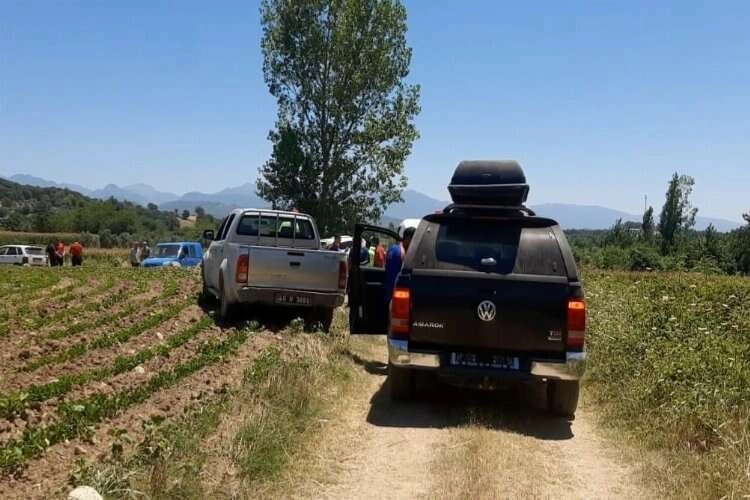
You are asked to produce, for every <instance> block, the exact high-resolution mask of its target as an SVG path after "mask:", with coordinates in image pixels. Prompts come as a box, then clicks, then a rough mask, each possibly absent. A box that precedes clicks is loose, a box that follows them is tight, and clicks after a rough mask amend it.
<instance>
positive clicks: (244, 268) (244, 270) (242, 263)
mask: <svg viewBox="0 0 750 500" xmlns="http://www.w3.org/2000/svg"><path fill="white" fill-rule="evenodd" d="M249 272H250V256H249V255H247V254H243V255H240V256H239V257H238V258H237V272H236V274H235V281H236V282H237V283H247V275H248V273H249Z"/></svg>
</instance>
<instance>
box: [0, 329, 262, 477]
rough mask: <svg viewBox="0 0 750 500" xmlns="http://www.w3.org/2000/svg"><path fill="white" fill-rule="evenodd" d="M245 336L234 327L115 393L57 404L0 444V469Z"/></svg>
mask: <svg viewBox="0 0 750 500" xmlns="http://www.w3.org/2000/svg"><path fill="white" fill-rule="evenodd" d="M248 336H249V333H248V331H246V330H237V331H234V332H233V333H232V334H230V335H229V336H228V337H227V338H226V339H225V340H224V341H222V342H216V343H208V344H205V345H204V346H203V347H202V348H201V350H200V351H199V353H198V354H197V355H196V356H195V357H193V358H191V359H190V360H188V361H186V362H184V363H180V364H178V365H176V366H175V367H173V368H171V369H168V370H165V371H162V372H159V373H158V374H157V375H155V376H154V377H152V378H151V379H149V381H148V382H147V383H145V384H143V385H140V386H138V387H134V388H131V389H127V390H125V391H122V392H120V393H117V394H113V395H109V396H107V395H105V394H94V395H92V396H90V397H88V398H85V399H82V400H79V401H73V402H67V403H64V404H62V405H60V407H59V408H58V412H57V419H56V421H55V423H53V424H51V425H48V426H45V427H38V428H27V429H25V430H24V432H23V434H22V435H21V436H20V437H19V438H17V439H13V440H10V441H9V442H8V443H6V444H5V446H3V447H2V448H0V471H2V472H5V473H9V472H12V471H14V470H17V469H18V468H20V467H22V466H23V465H24V464H25V463H26V462H27V461H28V460H30V459H32V458H34V457H36V456H38V455H40V454H41V453H43V452H44V450H46V449H47V448H48V447H50V446H53V445H55V444H58V443H61V442H63V441H65V440H68V439H73V438H76V437H79V436H86V435H89V434H90V433H91V429H92V427H93V426H94V425H96V424H98V423H100V422H102V421H104V420H106V419H108V418H112V417H114V416H115V415H117V414H118V413H120V412H122V411H124V410H125V409H127V408H129V407H131V406H134V405H137V404H140V403H143V402H144V401H146V400H147V399H148V398H149V397H151V396H152V395H153V394H155V393H157V392H158V391H160V390H162V389H166V388H168V387H170V386H172V385H174V384H176V383H177V382H179V381H180V380H182V379H184V378H185V377H187V376H189V375H191V374H193V373H195V372H197V371H198V370H200V369H202V368H204V367H205V366H208V365H210V364H213V363H215V362H218V361H220V360H222V359H224V358H225V357H227V356H230V355H233V354H234V353H235V352H236V351H237V349H239V347H240V346H241V345H242V344H243V343H244V342H245V341H246V340H247V338H248Z"/></svg>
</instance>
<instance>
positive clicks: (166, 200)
mask: <svg viewBox="0 0 750 500" xmlns="http://www.w3.org/2000/svg"><path fill="white" fill-rule="evenodd" d="M8 179H9V180H11V181H13V182H17V183H19V184H28V185H31V186H38V187H61V188H67V189H70V190H71V191H76V192H79V193H81V194H84V195H86V196H90V197H92V198H100V199H107V198H110V197H113V198H116V199H119V200H124V201H131V202H133V203H137V204H139V205H147V204H148V203H154V204H156V205H158V206H159V208H161V209H162V210H178V211H182V210H191V211H192V210H194V209H195V207H197V206H201V207H203V208H204V209H205V210H206V212H207V213H209V214H211V215H214V216H216V217H222V216H224V215H225V214H226V213H227V212H228V211H229V210H231V209H233V208H238V207H268V206H269V204H268V202H266V201H264V200H261V199H260V198H259V197H258V195H257V194H256V193H255V183H253V182H248V183H245V184H242V185H240V186H236V187H230V188H226V189H223V190H221V191H218V192H216V193H202V192H198V191H193V192H189V193H185V194H183V195H178V194H175V193H169V192H163V191H159V190H157V189H156V188H154V187H152V186H150V185H148V184H132V185H129V186H117V185H115V184H107V185H106V186H104V187H103V188H101V189H93V190H92V189H87V188H85V187H83V186H79V185H76V184H65V183H56V182H54V181H50V180H47V179H42V178H39V177H34V176H31V175H24V174H16V175H12V176H10V177H8ZM403 199H404V201H403V202H401V203H396V204H394V205H391V206H390V207H389V208H388V210H386V213H385V217H384V218H383V219H384V222H394V221H400V220H402V219H406V218H409V217H421V216H423V215H425V214H429V213H432V212H435V211H436V210H440V209H442V208H444V207H445V206H446V205H448V204H449V203H450V202H449V201H445V200H439V199H436V198H432V197H430V196H428V195H426V194H423V193H420V192H418V191H414V190H412V189H407V190H405V191H404V193H403ZM530 208H531V209H532V210H534V211H535V212H536V213H537V214H538V215H542V216H546V217H550V218H552V219H555V220H556V221H558V222H559V223H560V225H561V226H562V227H563V228H565V229H607V228H609V227H611V226H612V225H613V224H614V223H615V221H616V220H617V219H622V220H623V221H637V222H639V221H640V220H641V215H637V214H629V213H627V212H623V211H620V210H615V209H612V208H607V207H602V206H598V205H576V204H571V203H544V204H539V205H533V206H531V207H530ZM709 224H713V225H714V227H715V228H716V229H718V230H719V231H731V230H732V229H735V228H737V227H739V226H740V225H741V223H740V222H738V221H732V220H727V219H719V218H711V217H697V218H696V225H695V227H696V229H698V230H702V229H705V228H706V227H707V226H708V225H709Z"/></svg>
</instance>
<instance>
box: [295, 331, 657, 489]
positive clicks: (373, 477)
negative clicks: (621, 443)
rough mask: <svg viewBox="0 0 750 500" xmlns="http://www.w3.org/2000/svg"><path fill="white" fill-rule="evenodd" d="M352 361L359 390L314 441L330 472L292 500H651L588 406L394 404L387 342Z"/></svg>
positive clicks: (364, 349)
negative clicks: (552, 411) (571, 411)
mask: <svg viewBox="0 0 750 500" xmlns="http://www.w3.org/2000/svg"><path fill="white" fill-rule="evenodd" d="M352 357H353V359H354V360H355V361H356V362H357V364H358V366H359V367H361V370H362V374H363V376H362V382H361V384H360V386H359V387H357V390H354V391H352V393H353V396H352V398H351V400H350V401H346V402H345V404H344V405H342V410H341V412H340V415H338V417H337V418H336V419H335V420H334V421H332V423H331V425H330V426H329V427H328V428H327V430H326V432H324V433H323V435H321V436H320V439H319V441H318V443H319V444H318V446H319V451H320V453H319V454H318V456H319V457H320V460H319V462H320V463H318V464H317V466H318V467H317V468H318V470H320V468H323V469H325V471H326V473H325V474H324V475H323V476H321V475H320V474H317V475H315V477H317V478H318V479H311V480H310V481H309V482H307V484H303V485H301V486H300V488H299V489H298V490H297V491H296V492H294V493H293V494H294V496H297V497H305V498H311V497H312V498H331V499H350V498H358V499H362V498H388V499H393V498H409V499H411V498H446V499H447V498H628V499H631V498H646V497H652V496H653V495H650V494H649V493H648V492H647V491H646V490H645V489H643V487H642V485H641V484H640V483H641V481H639V479H638V475H637V474H636V473H635V471H634V468H633V467H632V466H631V465H628V464H627V463H625V461H624V459H623V458H622V457H621V456H620V454H619V453H618V452H617V450H616V449H615V448H614V447H613V446H612V445H610V444H608V443H607V442H605V440H603V439H602V438H601V437H600V436H599V435H598V434H597V432H596V430H595V429H594V426H593V423H592V420H593V418H592V417H593V416H592V414H591V413H590V412H591V409H587V408H586V405H585V404H584V405H582V408H581V409H580V410H579V412H578V414H577V418H576V420H575V421H574V422H572V423H571V422H568V421H567V420H564V419H558V418H553V417H550V416H547V415H545V414H544V413H542V412H540V411H538V410H535V408H534V407H535V402H536V401H538V400H539V399H541V398H539V397H538V395H528V394H526V395H525V396H524V395H521V396H520V397H519V396H517V395H516V396H514V395H512V394H507V393H505V394H503V393H496V394H487V393H472V392H467V391H458V390H454V389H451V388H447V387H439V388H437V389H435V390H433V391H431V393H430V394H429V395H427V396H426V397H425V398H420V400H419V401H416V402H413V403H407V404H397V403H393V402H391V401H390V399H389V397H388V387H387V383H386V376H385V375H386V365H385V360H386V357H385V352H384V340H382V339H380V340H379V341H377V342H373V341H358V340H353V341H352ZM537 406H538V405H537ZM331 457H335V459H333V460H332V459H331ZM320 477H324V478H325V479H324V480H322V481H321V480H320Z"/></svg>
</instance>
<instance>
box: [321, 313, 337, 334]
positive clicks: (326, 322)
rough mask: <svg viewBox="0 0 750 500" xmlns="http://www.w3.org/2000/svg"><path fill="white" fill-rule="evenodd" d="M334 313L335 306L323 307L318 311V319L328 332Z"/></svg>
mask: <svg viewBox="0 0 750 500" xmlns="http://www.w3.org/2000/svg"><path fill="white" fill-rule="evenodd" d="M334 313H335V309H334V308H333V307H321V308H320V310H319V311H318V321H320V324H321V325H322V327H323V331H324V332H326V333H328V332H330V331H331V324H332V323H333V315H334Z"/></svg>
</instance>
